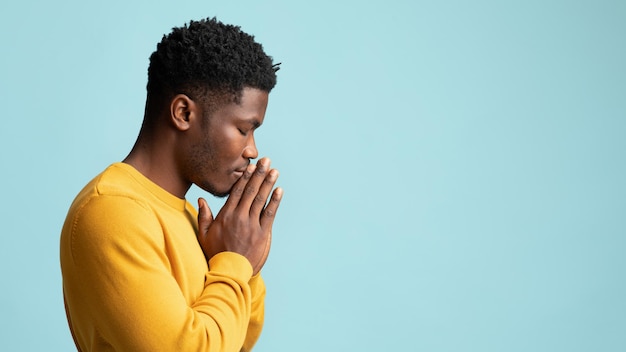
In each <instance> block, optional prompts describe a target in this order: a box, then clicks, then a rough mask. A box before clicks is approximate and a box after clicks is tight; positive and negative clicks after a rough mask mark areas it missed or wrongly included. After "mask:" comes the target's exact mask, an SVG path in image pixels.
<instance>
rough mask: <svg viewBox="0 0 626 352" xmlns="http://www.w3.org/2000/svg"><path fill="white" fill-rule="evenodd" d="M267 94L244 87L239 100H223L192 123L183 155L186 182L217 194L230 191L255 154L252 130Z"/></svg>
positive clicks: (260, 119)
mask: <svg viewBox="0 0 626 352" xmlns="http://www.w3.org/2000/svg"><path fill="white" fill-rule="evenodd" d="M268 98H269V97H268V93H267V92H265V91H263V90H260V89H256V88H249V87H246V88H244V89H243V91H242V95H241V99H240V102H239V103H235V102H231V103H228V104H225V105H223V106H221V107H219V108H217V109H216V110H215V111H214V112H213V113H212V114H210V116H203V117H202V118H203V119H204V121H203V122H202V123H196V124H195V125H194V128H195V129H196V131H193V132H192V133H191V134H190V135H189V138H190V139H191V140H190V142H189V144H188V146H189V147H188V148H187V150H186V154H187V155H186V158H185V159H186V162H185V165H186V166H185V172H186V178H187V180H188V181H189V182H191V183H194V184H196V185H197V186H198V187H200V188H202V189H203V190H205V191H207V192H209V193H211V194H213V195H215V196H217V197H224V196H227V195H228V194H229V193H230V190H231V188H232V187H233V185H234V184H235V182H236V181H237V180H238V179H239V178H240V177H241V175H242V174H243V171H244V170H245V169H246V167H247V166H248V164H249V163H250V159H255V158H257V157H258V156H259V155H258V151H257V148H256V144H255V141H254V132H255V130H256V129H257V128H258V127H259V126H261V124H262V123H263V120H264V118H265V111H266V109H267V103H268ZM204 115H207V114H204Z"/></svg>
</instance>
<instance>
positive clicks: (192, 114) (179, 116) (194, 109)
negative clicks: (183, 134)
mask: <svg viewBox="0 0 626 352" xmlns="http://www.w3.org/2000/svg"><path fill="white" fill-rule="evenodd" d="M199 113H200V111H198V105H197V104H196V103H195V102H194V101H193V100H191V98H189V97H188V96H186V95H185V94H178V95H176V96H175V97H174V98H172V102H171V104H170V120H171V121H172V124H173V125H174V127H175V128H176V129H177V130H179V131H187V130H188V129H189V128H190V127H191V123H192V122H193V121H194V120H195V119H196V116H199Z"/></svg>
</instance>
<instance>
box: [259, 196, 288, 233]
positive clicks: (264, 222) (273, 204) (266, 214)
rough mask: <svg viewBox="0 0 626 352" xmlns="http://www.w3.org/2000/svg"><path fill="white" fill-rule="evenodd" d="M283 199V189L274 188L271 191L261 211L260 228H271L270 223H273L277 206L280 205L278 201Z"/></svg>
mask: <svg viewBox="0 0 626 352" xmlns="http://www.w3.org/2000/svg"><path fill="white" fill-rule="evenodd" d="M282 199H283V189H282V188H280V187H279V188H276V189H275V190H274V192H272V197H271V198H270V201H269V203H268V204H267V206H266V207H265V209H263V211H262V212H261V228H262V229H263V230H266V231H267V230H271V229H272V225H273V224H274V219H275V218H276V211H278V206H279V205H280V201H281V200H282Z"/></svg>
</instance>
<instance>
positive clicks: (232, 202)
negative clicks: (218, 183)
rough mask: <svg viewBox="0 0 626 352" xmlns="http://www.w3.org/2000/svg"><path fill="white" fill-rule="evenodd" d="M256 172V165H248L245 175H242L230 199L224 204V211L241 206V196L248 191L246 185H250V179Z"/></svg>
mask: <svg viewBox="0 0 626 352" xmlns="http://www.w3.org/2000/svg"><path fill="white" fill-rule="evenodd" d="M254 170H256V165H254V164H250V165H248V167H247V168H246V170H245V171H244V172H243V175H241V177H240V178H239V180H237V182H235V184H234V185H233V188H232V189H231V190H230V194H229V195H228V199H227V200H226V203H224V206H223V207H222V209H229V208H235V207H237V205H238V204H239V200H240V199H241V196H242V195H243V192H244V190H245V189H246V185H247V184H248V181H249V180H250V178H251V177H252V174H253V173H254Z"/></svg>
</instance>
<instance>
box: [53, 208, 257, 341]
mask: <svg viewBox="0 0 626 352" xmlns="http://www.w3.org/2000/svg"><path fill="white" fill-rule="evenodd" d="M66 226H67V229H66V228H64V234H63V235H62V243H61V246H62V250H61V261H62V267H63V271H64V293H65V295H66V299H67V301H68V302H70V303H71V304H69V305H68V315H69V316H70V318H71V324H72V327H73V332H74V335H75V339H76V340H77V343H78V344H79V345H80V347H81V349H82V350H83V351H101V350H107V351H109V350H116V351H240V349H242V346H243V350H249V349H250V348H251V347H252V345H254V343H255V342H256V340H257V339H258V336H259V334H260V331H261V326H262V324H263V296H264V295H265V286H264V284H263V281H262V279H261V278H260V277H254V278H252V277H251V275H252V267H251V265H250V263H249V262H248V261H247V259H246V258H245V257H243V256H241V255H239V254H236V253H232V252H224V253H220V254H217V255H215V256H214V257H213V258H211V260H210V262H209V268H210V270H208V271H207V273H206V275H205V282H204V289H203V290H202V292H201V294H200V295H199V297H197V299H194V300H193V301H190V300H189V299H188V298H186V297H184V295H183V294H181V289H180V287H179V283H177V282H176V280H175V279H174V278H173V276H172V273H171V272H172V268H171V262H170V261H169V260H168V257H167V256H168V248H167V244H166V243H165V241H164V239H163V235H162V232H163V229H162V227H161V226H162V224H160V222H159V219H157V218H156V217H155V215H154V214H153V212H151V211H150V209H148V208H147V207H146V206H145V205H143V204H141V202H138V201H137V200H134V199H131V198H125V197H119V196H117V197H116V196H98V197H93V198H91V199H90V200H89V201H87V202H86V203H85V205H81V206H80V207H79V208H78V209H76V210H75V213H74V214H73V217H72V221H71V222H70V223H69V224H66Z"/></svg>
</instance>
